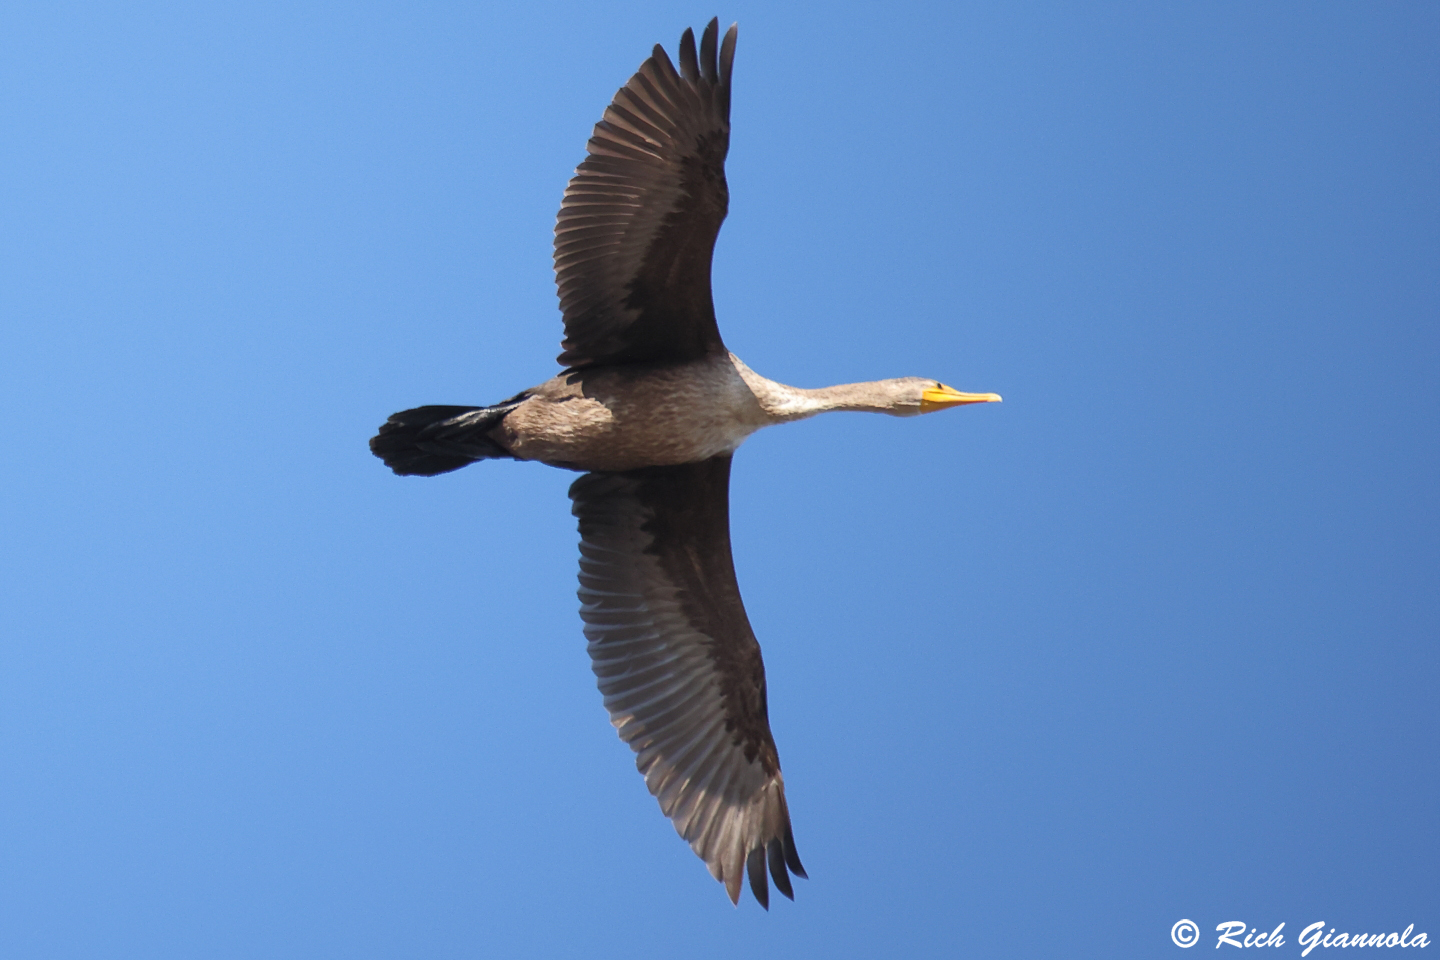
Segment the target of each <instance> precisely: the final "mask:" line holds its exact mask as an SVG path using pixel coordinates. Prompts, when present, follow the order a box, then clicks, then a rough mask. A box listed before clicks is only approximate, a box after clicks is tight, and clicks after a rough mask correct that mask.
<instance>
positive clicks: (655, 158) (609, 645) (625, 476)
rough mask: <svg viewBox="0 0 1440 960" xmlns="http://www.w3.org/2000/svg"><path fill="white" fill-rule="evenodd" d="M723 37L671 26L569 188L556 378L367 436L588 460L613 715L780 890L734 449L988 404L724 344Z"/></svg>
mask: <svg viewBox="0 0 1440 960" xmlns="http://www.w3.org/2000/svg"><path fill="white" fill-rule="evenodd" d="M734 51H735V28H734V27H733V26H732V27H731V28H730V31H729V32H728V33H727V34H726V36H725V38H724V42H723V44H720V43H719V42H718V24H717V23H716V22H715V21H713V20H712V21H711V22H710V25H709V26H708V27H707V28H706V30H705V34H704V37H703V39H702V41H701V45H700V49H699V52H698V55H697V51H696V48H695V41H694V36H693V34H691V32H690V31H689V30H687V31H685V34H684V36H683V37H682V38H681V45H680V70H679V71H678V72H677V71H676V70H675V68H674V66H673V65H672V64H671V62H670V60H669V58H668V57H667V56H666V54H665V52H664V50H662V49H661V48H660V47H658V46H657V47H655V51H654V55H653V56H652V57H650V59H648V60H646V61H645V63H644V64H642V65H641V67H640V70H639V72H637V73H636V74H635V76H634V77H632V78H631V79H630V82H629V83H627V84H626V85H625V86H624V87H622V88H621V90H620V91H619V92H618V93H617V94H616V96H615V99H614V101H613V102H612V103H611V105H610V107H609V108H607V109H606V111H605V116H604V119H603V120H601V122H600V123H599V124H598V125H597V126H596V128H595V135H594V136H593V137H592V138H591V140H590V144H589V155H588V156H587V158H586V160H585V161H584V162H583V163H582V164H581V165H580V167H579V168H578V170H577V171H576V175H575V177H574V178H573V179H572V180H571V181H570V185H569V187H568V188H567V189H566V191H565V198H564V201H563V202H562V204H561V208H560V215H559V218H558V222H557V225H556V231H555V232H556V239H555V271H556V282H557V284H558V286H559V292H560V302H561V310H562V313H563V314H564V318H565V333H566V336H565V340H564V343H563V344H562V347H563V350H562V353H561V355H560V362H561V363H562V364H563V365H564V366H565V368H566V369H564V370H563V371H562V372H561V373H559V374H558V375H556V376H554V377H552V378H551V379H549V380H546V381H545V382H543V383H541V384H539V385H538V386H536V387H533V388H531V389H529V390H526V391H523V392H522V393H519V394H517V395H515V396H514V397H511V398H510V399H508V400H505V401H503V402H501V403H498V404H494V405H492V406H487V407H465V406H427V407H416V408H414V409H411V410H405V411H402V412H401V413H397V414H395V415H394V416H392V417H391V418H390V419H389V421H387V422H386V423H385V425H384V426H382V427H381V429H380V432H379V434H378V435H377V436H376V437H375V438H374V439H372V440H371V442H370V448H371V450H372V451H373V452H374V453H375V454H376V455H377V456H379V457H381V458H382V459H383V460H384V461H385V463H386V464H387V465H388V466H390V467H391V468H392V469H393V470H394V471H395V472H396V473H399V474H409V475H422V476H433V475H435V474H439V473H446V472H449V471H451V470H455V469H458V468H460V467H462V466H465V465H466V464H469V463H473V462H475V461H478V460H486V459H495V458H512V459H518V460H537V461H540V462H542V463H547V464H550V465H552V466H556V467H563V468H566V469H570V470H579V471H585V474H584V476H582V477H580V478H579V479H578V480H576V481H575V483H574V484H573V485H572V486H571V488H570V498H571V500H572V501H573V504H574V506H573V512H574V513H575V516H576V517H577V518H578V520H579V527H580V554H581V557H580V591H579V595H580V600H581V607H580V615H581V619H582V620H583V621H584V622H585V636H586V638H587V639H588V640H589V651H590V656H591V661H592V667H593V669H594V671H595V675H596V678H597V681H598V685H599V687H600V691H601V693H602V694H603V695H604V698H605V706H606V709H607V710H608V711H609V713H610V719H611V722H612V723H613V724H614V725H615V727H616V729H617V731H618V732H619V734H620V737H621V739H622V740H624V741H625V742H626V743H628V744H629V745H630V746H631V748H632V749H633V750H634V751H635V753H636V765H637V766H638V768H639V769H640V772H641V773H642V774H643V775H644V777H645V781H646V785H647V786H648V787H649V789H650V792H651V793H652V794H653V795H654V796H655V797H656V799H657V800H658V801H659V802H660V808H661V810H662V811H663V812H664V814H665V815H666V816H667V817H669V818H670V819H671V821H672V822H673V823H674V825H675V829H676V830H677V831H678V832H679V833H680V835H681V836H682V837H684V838H685V839H686V840H687V841H688V842H689V843H690V846H691V848H692V849H693V850H694V851H695V852H696V853H697V854H698V855H699V856H700V857H701V858H702V859H704V861H705V862H706V864H707V865H708V866H709V868H710V872H711V873H712V875H714V876H715V878H716V879H717V880H720V881H722V882H723V883H724V884H725V887H726V890H727V892H728V893H729V895H730V898H731V899H732V900H736V899H737V898H738V897H739V892H740V883H741V879H742V877H743V876H744V874H745V873H746V872H747V871H748V873H749V880H750V887H751V890H752V891H753V892H754V894H755V897H756V899H757V900H759V902H760V903H761V904H762V905H767V906H768V902H769V900H768V897H769V894H768V887H767V885H766V877H765V875H766V872H767V868H768V872H769V875H770V877H771V878H773V879H774V881H775V885H776V887H777V888H778V889H779V890H780V891H781V892H782V893H784V894H785V895H786V896H790V895H791V894H792V890H791V885H790V880H789V874H791V873H793V874H795V875H796V876H801V877H803V876H805V872H804V869H803V868H802V867H801V865H800V858H799V854H798V853H797V852H796V849H795V841H794V835H793V833H792V831H791V827H790V814H789V809H788V807H787V805H786V800H785V789H784V779H783V777H782V776H781V774H780V760H779V754H778V752H777V751H776V749H775V741H774V739H773V738H772V736H771V733H770V724H769V718H768V710H767V706H766V685H765V671H764V666H763V663H762V661H761V657H760V646H759V644H758V642H757V641H756V640H755V635H754V633H753V632H752V631H751V629H750V623H749V620H748V619H747V617H746V615H745V608H744V606H743V604H742V603H741V600H740V590H739V586H738V584H737V582H736V579H735V570H734V566H733V563H732V561H731V553H730V526H729V480H730V464H731V457H732V455H733V454H734V452H735V450H736V449H737V448H738V447H739V446H740V444H741V443H742V442H743V441H744V440H745V438H746V437H748V436H749V435H750V434H752V433H754V432H755V431H756V430H759V429H760V428H761V427H765V426H769V425H772V424H777V423H784V422H787V421H791V420H799V419H804V418H805V417H810V416H814V415H816V414H819V413H825V412H828V411H833V410H856V411H871V412H878V413H887V414H891V415H894V416H912V415H916V414H920V413H928V412H931V411H933V410H938V409H943V408H946V407H951V406H957V405H961V404H968V403H979V402H984V401H991V400H999V399H1000V398H999V397H998V396H996V395H995V394H967V393H960V392H958V391H955V390H952V389H950V388H949V387H946V386H944V385H942V384H940V383H938V382H936V381H934V380H926V379H921V378H918V377H902V378H899V379H893V380H878V381H873V382H868V383H856V384H844V385H840V386H835V387H824V388H820V389H813V390H809V389H802V388H798V387H790V386H786V385H785V384H782V383H777V382H775V381H773V380H769V379H766V378H765V377H762V376H760V375H759V374H757V373H755V372H754V371H753V370H751V369H750V368H749V367H747V366H746V365H745V364H744V363H742V362H741V361H740V359H739V358H738V357H736V356H735V355H734V354H732V353H730V352H729V350H727V349H726V348H725V345H724V342H723V341H722V340H721V338H720V333H719V329H718V327H717V325H716V322H715V313H714V308H713V306H712V302H711V297H710V258H711V254H712V252H713V249H714V245H715V237H716V234H717V233H718V231H719V229H720V224H721V222H722V221H723V220H724V218H725V212H726V208H727V205H728V199H729V194H728V190H727V187H726V185H725V175H724V161H725V154H726V150H727V149H728V144H729V131H730V125H729V110H730V71H731V63H732V61H733V57H734Z"/></svg>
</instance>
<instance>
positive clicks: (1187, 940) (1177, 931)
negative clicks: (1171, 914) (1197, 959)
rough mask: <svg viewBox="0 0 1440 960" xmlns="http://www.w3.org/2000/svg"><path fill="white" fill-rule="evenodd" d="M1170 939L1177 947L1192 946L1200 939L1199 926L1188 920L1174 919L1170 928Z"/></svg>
mask: <svg viewBox="0 0 1440 960" xmlns="http://www.w3.org/2000/svg"><path fill="white" fill-rule="evenodd" d="M1170 939H1171V940H1174V941H1175V946H1177V947H1193V946H1195V944H1196V943H1198V942H1199V940H1200V928H1199V927H1197V926H1195V924H1194V923H1192V922H1190V921H1189V920H1179V921H1176V923H1175V926H1173V927H1171V928H1170Z"/></svg>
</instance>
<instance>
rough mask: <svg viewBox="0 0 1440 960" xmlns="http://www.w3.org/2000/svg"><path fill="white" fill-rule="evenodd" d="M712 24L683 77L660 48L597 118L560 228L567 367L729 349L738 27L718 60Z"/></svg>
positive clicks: (691, 45)
mask: <svg viewBox="0 0 1440 960" xmlns="http://www.w3.org/2000/svg"><path fill="white" fill-rule="evenodd" d="M718 32H719V23H718V21H716V20H711V21H710V24H709V26H707V27H706V28H705V34H704V36H703V38H702V39H701V41H700V56H699V58H698V59H697V57H696V55H695V35H694V33H692V32H691V31H690V30H686V31H685V34H684V36H683V37H681V38H680V72H679V73H676V72H675V67H674V66H673V65H672V64H671V62H670V58H669V57H667V56H666V55H665V51H664V49H662V48H661V47H660V46H659V45H656V47H655V52H654V54H653V55H652V56H651V57H650V59H648V60H646V61H645V62H644V63H643V64H641V65H640V70H639V71H638V72H637V73H636V74H635V76H633V77H631V78H630V82H628V83H627V84H625V86H623V87H621V88H620V90H619V92H618V93H616V94H615V99H614V101H613V102H611V104H610V106H608V107H606V108H605V115H604V118H603V119H602V120H601V121H600V122H599V123H597V124H596V125H595V134H594V136H592V137H591V138H590V143H589V155H588V156H586V158H585V160H584V162H582V163H581V164H580V166H579V167H578V168H577V169H576V171H575V176H574V177H573V178H572V179H571V181H570V184H569V186H567V187H566V188H565V199H564V200H563V201H561V203H560V215H559V217H558V218H557V220H556V223H555V283H556V286H557V287H558V288H559V292H560V310H561V312H562V313H563V314H564V315H565V340H564V342H563V343H561V348H562V352H561V354H560V356H559V361H560V363H561V364H562V365H564V366H567V367H585V366H590V365H592V364H612V363H634V362H641V361H652V360H670V361H686V360H698V359H700V358H701V357H703V356H705V355H707V354H719V355H721V356H723V355H724V354H725V352H726V351H725V345H724V343H723V342H722V341H721V339H720V331H719V329H718V328H717V327H716V325H715V307H714V304H713V303H712V302H711V299H710V258H711V254H712V253H713V252H714V250H715V237H716V235H717V234H718V233H719V232H720V223H721V221H723V220H724V219H725V211H726V209H727V208H728V206H729V203H730V193H729V189H728V188H727V187H726V185H725V154H726V152H727V151H728V150H729V149H730V68H731V64H732V63H733V61H734V58H735V27H734V26H732V27H731V28H730V30H729V32H727V33H726V34H725V41H724V43H723V45H722V46H721V48H720V51H719V60H718V62H717V60H716V43H715V40H716V35H717V34H718Z"/></svg>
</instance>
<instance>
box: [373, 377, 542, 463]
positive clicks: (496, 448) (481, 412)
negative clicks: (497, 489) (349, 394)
mask: <svg viewBox="0 0 1440 960" xmlns="http://www.w3.org/2000/svg"><path fill="white" fill-rule="evenodd" d="M522 399H524V398H523V397H516V398H515V399H514V400H507V401H506V402H504V403H501V404H497V405H496V406H493V407H447V406H429V407H416V408H414V409H413V410H402V411H400V412H399V413H397V414H394V415H393V416H391V417H390V419H389V420H386V421H385V423H384V424H383V425H382V426H381V427H380V432H379V433H377V434H375V436H373V437H371V438H370V452H371V453H373V454H375V456H377V457H379V458H380V459H381V460H384V461H385V466H387V467H389V468H390V469H391V470H394V471H395V472H396V473H398V474H400V475H401V476H402V477H407V476H409V477H433V476H435V475H436V474H440V473H449V472H450V471H451V470H459V469H460V468H461V467H463V466H465V465H466V464H468V463H474V462H475V461H476V460H492V459H495V458H499V457H509V456H510V454H509V452H508V451H506V450H505V449H504V448H503V447H501V446H500V445H499V444H498V443H496V442H495V441H494V440H492V439H490V436H489V433H490V431H491V430H492V429H494V427H495V426H496V425H497V424H499V422H500V420H501V419H502V418H503V417H504V416H505V414H507V413H509V412H510V411H511V410H514V409H515V407H516V406H517V405H518V403H519V401H520V400H522Z"/></svg>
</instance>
